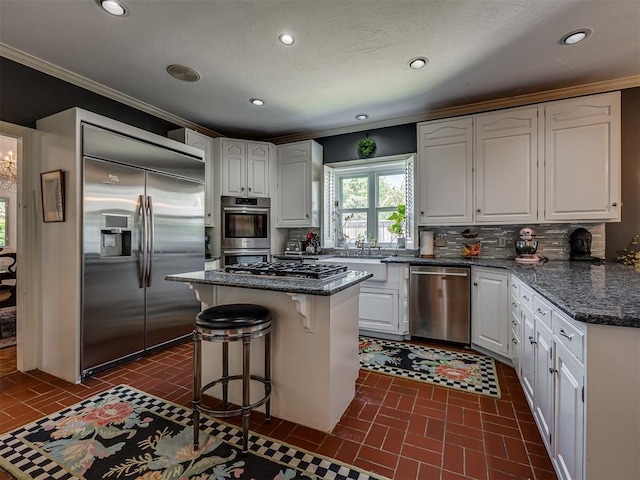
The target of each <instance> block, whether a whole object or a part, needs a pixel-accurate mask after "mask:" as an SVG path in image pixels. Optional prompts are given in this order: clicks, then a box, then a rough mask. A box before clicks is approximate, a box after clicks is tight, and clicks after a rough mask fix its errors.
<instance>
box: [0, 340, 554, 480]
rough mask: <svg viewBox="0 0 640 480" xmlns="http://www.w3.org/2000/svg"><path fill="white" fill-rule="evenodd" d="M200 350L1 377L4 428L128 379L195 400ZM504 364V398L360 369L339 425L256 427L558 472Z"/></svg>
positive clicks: (449, 467) (277, 422) (354, 445)
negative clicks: (69, 373)
mask: <svg viewBox="0 0 640 480" xmlns="http://www.w3.org/2000/svg"><path fill="white" fill-rule="evenodd" d="M191 354H192V348H191V344H189V343H186V344H181V345H177V346H174V347H172V348H170V349H167V350H164V351H161V352H158V353H156V354H154V355H151V356H148V357H145V358H143V359H140V360H137V361H134V362H131V363H129V364H126V365H124V366H121V367H117V368H114V369H112V370H109V371H107V372H103V373H101V374H99V375H96V376H95V377H92V378H89V379H87V380H86V381H85V382H83V383H82V384H80V385H73V384H70V383H67V382H65V381H63V380H60V379H58V378H56V377H53V376H51V375H48V374H46V373H43V372H40V371H37V370H35V371H31V372H27V373H21V372H17V373H13V374H10V375H8V376H4V377H1V378H0V433H5V432H8V431H11V430H13V429H14V428H17V427H19V426H22V425H24V424H26V423H28V422H31V421H33V420H36V419H38V418H40V417H43V416H45V415H48V414H50V413H52V412H55V411H57V410H60V409H62V408H64V407H67V406H69V405H72V404H74V403H77V402H79V401H80V400H83V399H85V398H88V397H90V396H92V395H94V394H96V393H98V392H101V391H103V390H106V389H108V388H110V387H112V386H114V385H119V384H127V385H130V386H132V387H134V388H137V389H139V390H143V391H145V392H147V393H150V394H152V395H156V396H158V397H161V398H164V399H166V400H169V401H172V402H174V403H178V404H181V405H184V406H187V407H190V402H191ZM496 367H497V373H498V379H499V382H500V388H501V391H502V397H501V398H500V399H495V398H491V397H487V396H480V395H474V394H470V393H463V392H460V391H457V390H453V389H448V388H444V387H437V386H432V385H429V384H426V383H421V382H415V381H410V380H405V379H401V378H397V377H392V376H388V375H382V374H379V373H375V372H369V371H366V370H361V371H360V376H359V378H358V382H357V393H356V397H355V398H354V400H353V401H352V402H351V405H350V406H349V408H348V409H347V411H346V412H345V414H344V415H343V417H342V419H341V420H340V422H339V423H338V425H337V426H336V427H335V429H334V430H333V432H332V433H331V434H325V433H322V432H319V431H317V430H313V429H310V428H307V427H304V426H301V425H296V424H293V423H291V422H288V421H285V420H281V419H277V418H272V420H271V422H270V424H268V425H267V424H264V423H263V422H262V419H263V416H261V414H260V413H257V412H254V413H252V418H251V429H252V430H253V431H255V432H257V433H261V434H263V435H267V436H270V437H272V438H276V439H279V440H282V441H285V442H287V443H289V444H292V445H295V446H298V447H301V448H304V449H306V450H309V451H312V452H315V453H318V454H321V455H325V456H328V457H332V458H336V459H338V460H341V461H343V462H345V463H349V464H353V465H356V466H358V467H360V468H362V469H365V470H367V471H371V472H375V473H378V474H381V475H384V476H387V477H389V478H392V479H397V480H415V479H425V480H431V479H434V480H445V479H481V480H493V479H505V480H506V479H532V480H533V479H535V480H554V479H556V475H555V474H554V472H553V467H552V465H551V462H550V460H549V457H548V455H547V454H546V450H545V448H544V445H543V444H542V439H541V438H540V435H539V434H538V433H537V429H536V426H535V424H534V420H533V416H532V415H531V412H530V410H529V407H528V405H527V403H526V400H525V397H524V393H523V392H522V388H521V387H520V383H519V381H518V378H517V376H516V373H515V371H514V370H513V369H512V368H510V367H507V366H505V365H502V364H500V363H497V362H496ZM275 388H277V386H275ZM226 420H227V421H229V422H231V423H236V424H239V419H237V420H236V419H233V418H231V419H226ZM0 479H2V473H1V472H0Z"/></svg>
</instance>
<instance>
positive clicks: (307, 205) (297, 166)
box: [276, 140, 322, 227]
mask: <svg viewBox="0 0 640 480" xmlns="http://www.w3.org/2000/svg"><path fill="white" fill-rule="evenodd" d="M277 176H278V178H277V185H278V186H277V189H278V192H277V201H276V204H277V214H276V219H277V220H276V222H277V223H276V224H277V226H278V227H319V226H320V206H321V202H320V185H321V181H322V145H320V144H319V143H317V142H314V141H313V140H307V141H304V142H296V143H289V144H286V145H279V146H278V174H277Z"/></svg>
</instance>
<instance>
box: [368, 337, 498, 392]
mask: <svg viewBox="0 0 640 480" xmlns="http://www.w3.org/2000/svg"><path fill="white" fill-rule="evenodd" d="M360 368H364V369H367V370H373V371H374V372H380V373H386V374H389V375H397V376H399V377H403V378H408V379H410V380H419V381H422V382H427V383H432V384H434V385H439V386H442V387H450V388H456V389H458V390H463V391H465V392H470V393H478V394H481V395H489V396H491V397H497V398H500V385H499V384H498V376H497V374H496V365H495V362H494V361H493V358H491V357H487V356H486V355H474V354H470V353H461V352H453V351H450V350H445V349H440V348H430V347H423V346H420V345H415V344H411V343H405V342H394V341H391V340H382V339H379V338H369V337H360Z"/></svg>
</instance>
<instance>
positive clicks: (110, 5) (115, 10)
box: [96, 0, 129, 17]
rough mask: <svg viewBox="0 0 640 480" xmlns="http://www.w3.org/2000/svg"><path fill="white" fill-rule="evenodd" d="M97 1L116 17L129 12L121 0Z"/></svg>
mask: <svg viewBox="0 0 640 480" xmlns="http://www.w3.org/2000/svg"><path fill="white" fill-rule="evenodd" d="M96 3H97V4H98V5H100V7H101V8H102V9H103V10H104V11H105V12H107V13H110V14H111V15H114V16H116V17H124V16H126V15H127V14H128V13H129V12H128V10H127V7H126V6H125V5H124V3H122V2H121V1H120V0H96Z"/></svg>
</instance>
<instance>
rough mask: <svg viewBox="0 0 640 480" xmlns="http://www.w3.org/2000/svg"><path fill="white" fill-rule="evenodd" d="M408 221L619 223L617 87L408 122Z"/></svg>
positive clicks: (439, 222)
mask: <svg viewBox="0 0 640 480" xmlns="http://www.w3.org/2000/svg"><path fill="white" fill-rule="evenodd" d="M416 172H417V177H416V178H417V191H418V196H417V203H418V209H417V212H418V213H417V223H418V225H425V226H429V225H469V224H483V223H484V224H490V223H493V224H522V223H540V222H567V221H619V220H620V207H621V203H620V92H612V93H607V94H602V95H592V96H585V97H580V98H576V99H570V100H561V101H557V102H549V103H543V104H539V105H533V106H530V107H521V108H520V107H519V108H511V109H505V110H499V111H496V112H491V113H486V114H477V115H473V116H467V117H459V118H453V119H448V120H435V121H429V122H424V123H419V124H418V162H417V167H416Z"/></svg>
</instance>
